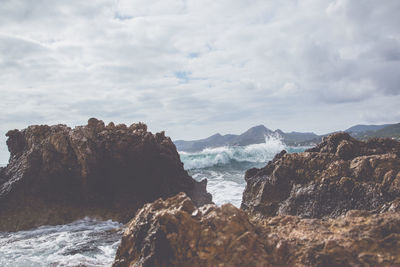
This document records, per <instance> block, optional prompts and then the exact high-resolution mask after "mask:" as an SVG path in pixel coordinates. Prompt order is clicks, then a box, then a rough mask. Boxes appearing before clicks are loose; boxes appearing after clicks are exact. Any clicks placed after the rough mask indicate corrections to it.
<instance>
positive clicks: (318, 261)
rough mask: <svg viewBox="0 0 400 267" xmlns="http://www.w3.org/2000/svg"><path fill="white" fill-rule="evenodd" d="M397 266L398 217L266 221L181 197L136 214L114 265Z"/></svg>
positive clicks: (399, 251) (399, 255)
mask: <svg viewBox="0 0 400 267" xmlns="http://www.w3.org/2000/svg"><path fill="white" fill-rule="evenodd" d="M398 265H400V213H393V212H384V213H382V214H379V215H378V214H370V213H369V212H361V211H350V212H348V213H347V214H346V215H344V216H342V217H338V218H335V219H328V220H320V219H301V218H299V217H297V216H290V215H281V216H276V217H269V218H266V219H260V218H255V217H250V216H249V215H248V214H247V213H245V212H243V211H242V210H240V209H237V208H235V207H234V206H232V205H223V206H221V207H217V206H215V205H206V206H203V207H201V208H196V207H195V206H194V204H193V203H192V201H191V200H190V199H189V198H187V197H186V196H185V195H184V194H179V195H177V196H175V197H173V198H170V199H167V200H165V201H162V200H161V199H160V200H157V201H156V202H154V203H151V204H146V205H145V206H144V208H143V209H141V210H140V211H139V212H138V213H137V214H136V216H135V218H134V219H132V221H131V222H130V223H129V224H128V227H127V229H126V231H125V233H124V236H123V238H122V242H121V244H120V246H119V248H118V251H117V255H116V258H115V262H114V265H113V266H114V267H124V266H154V267H157V266H193V267H196V266H398Z"/></svg>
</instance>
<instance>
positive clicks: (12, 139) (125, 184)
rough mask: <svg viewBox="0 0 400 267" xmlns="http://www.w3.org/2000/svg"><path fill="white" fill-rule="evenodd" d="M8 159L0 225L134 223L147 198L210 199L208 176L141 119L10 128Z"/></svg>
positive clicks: (0, 188) (2, 174)
mask: <svg viewBox="0 0 400 267" xmlns="http://www.w3.org/2000/svg"><path fill="white" fill-rule="evenodd" d="M7 136H8V140H7V145H8V149H9V151H10V153H11V157H10V160H9V164H8V165H7V167H5V168H1V169H0V231H16V230H21V229H27V228H31V227H35V226H39V225H43V224H64V223H66V222H70V221H73V220H76V219H80V218H83V217H85V216H92V217H96V218H101V219H114V220H118V221H120V222H127V221H129V220H130V219H131V218H132V217H133V216H134V214H135V212H136V210H137V209H138V208H140V207H142V206H143V204H144V203H147V202H152V201H154V200H156V199H158V198H160V197H162V198H166V197H170V196H173V195H175V194H177V193H179V192H182V191H183V192H186V193H187V194H188V195H189V196H190V197H191V198H192V199H193V201H194V203H196V205H202V204H205V203H210V202H211V195H210V194H208V193H207V192H206V183H207V181H202V182H197V181H195V180H194V179H193V178H191V177H190V176H189V175H188V174H187V172H186V171H185V170H184V169H183V164H182V162H181V161H180V158H179V154H178V153H177V151H176V148H175V145H174V144H173V143H172V141H171V139H170V138H169V137H166V136H165V135H164V132H161V133H157V134H152V133H150V132H148V131H147V126H146V125H145V124H143V123H137V124H132V125H131V126H129V127H127V126H126V125H124V124H119V125H114V124H113V123H110V124H108V125H107V126H105V125H104V123H103V122H102V121H99V120H97V119H94V118H92V119H90V120H89V122H88V125H86V126H79V127H76V128H74V129H71V128H69V127H67V126H66V125H54V126H47V125H36V126H30V127H28V128H27V129H24V130H22V131H19V130H13V131H9V132H8V133H7Z"/></svg>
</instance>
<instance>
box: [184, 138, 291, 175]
mask: <svg viewBox="0 0 400 267" xmlns="http://www.w3.org/2000/svg"><path fill="white" fill-rule="evenodd" d="M283 149H286V145H285V144H284V143H283V142H282V140H281V138H280V137H279V136H278V135H270V136H266V137H265V143H261V144H252V145H248V146H224V147H216V148H206V149H204V150H202V151H201V152H198V153H186V152H179V153H180V155H181V160H182V162H183V163H184V167H185V169H187V170H191V169H202V168H207V167H211V166H215V165H227V164H231V163H234V162H239V163H240V162H252V163H266V162H267V161H268V160H270V159H272V158H273V157H274V155H275V154H276V153H279V152H280V151H281V150H283Z"/></svg>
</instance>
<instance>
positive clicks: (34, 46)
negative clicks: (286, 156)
mask: <svg viewBox="0 0 400 267" xmlns="http://www.w3.org/2000/svg"><path fill="white" fill-rule="evenodd" d="M399 14H400V1H399V0H385V1H376V0H297V1H295V0H284V1H276V0H259V1H258V0H240V1H239V0H229V1H228V0H218V1H215V0H160V1H148V0H98V1H82V0H68V1H67V0H65V1H61V0H60V1H54V0H35V1H31V0H25V1H24V0H1V4H0V92H1V97H0V107H1V113H0V135H1V138H0V142H1V145H0V162H6V161H7V158H8V154H7V152H6V151H7V149H6V146H5V140H6V139H5V137H4V134H5V133H6V131H7V130H8V129H13V128H19V129H21V128H24V127H26V126H28V125H30V124H44V123H46V124H55V123H67V124H69V125H72V126H73V125H80V124H84V123H85V122H86V121H87V119H88V118H89V117H97V118H100V119H103V120H104V121H105V122H109V121H114V122H117V123H121V122H124V123H128V124H129V123H132V122H137V121H144V122H146V123H148V125H149V128H150V130H152V131H160V130H166V132H167V134H168V135H170V136H171V137H172V138H173V139H181V138H182V139H196V138H202V137H206V136H208V135H211V134H213V133H215V132H220V133H240V132H242V131H244V130H246V129H247V128H249V127H251V126H254V125H256V124H264V125H266V126H267V127H269V128H271V129H276V128H281V129H283V130H286V131H288V130H296V131H315V132H317V133H326V132H330V131H333V130H338V129H345V128H347V127H349V126H351V125H353V124H357V123H370V124H371V123H377V124H378V123H390V122H399V121H400V109H399V104H400V16H399Z"/></svg>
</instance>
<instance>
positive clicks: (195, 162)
mask: <svg viewBox="0 0 400 267" xmlns="http://www.w3.org/2000/svg"><path fill="white" fill-rule="evenodd" d="M283 149H285V150H287V151H288V152H289V153H293V152H302V151H304V150H305V149H306V147H289V146H286V145H285V144H284V143H283V142H282V139H281V138H280V136H279V135H271V136H266V137H265V142H264V143H261V144H252V145H248V146H225V147H217V148H206V149H204V150H202V151H200V152H197V153H185V152H180V155H181V160H182V162H183V163H184V167H185V169H186V170H188V171H189V174H190V175H192V177H193V178H195V179H196V180H202V179H204V178H206V179H207V180H208V183H207V191H208V192H210V193H211V194H212V195H213V201H214V202H215V203H216V204H217V205H222V204H224V203H231V204H233V205H235V206H237V207H240V203H241V201H242V193H243V190H244V188H245V186H246V182H245V180H244V173H245V172H246V170H248V169H250V168H253V167H257V168H261V167H263V166H265V164H267V162H268V161H269V160H271V159H272V158H273V157H274V156H275V155H276V154H277V153H279V152H280V151H282V150H283Z"/></svg>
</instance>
